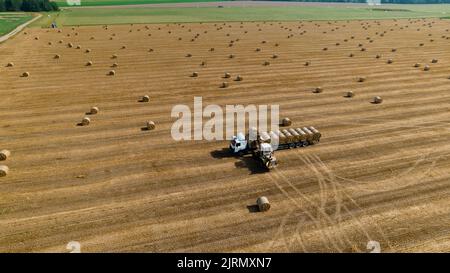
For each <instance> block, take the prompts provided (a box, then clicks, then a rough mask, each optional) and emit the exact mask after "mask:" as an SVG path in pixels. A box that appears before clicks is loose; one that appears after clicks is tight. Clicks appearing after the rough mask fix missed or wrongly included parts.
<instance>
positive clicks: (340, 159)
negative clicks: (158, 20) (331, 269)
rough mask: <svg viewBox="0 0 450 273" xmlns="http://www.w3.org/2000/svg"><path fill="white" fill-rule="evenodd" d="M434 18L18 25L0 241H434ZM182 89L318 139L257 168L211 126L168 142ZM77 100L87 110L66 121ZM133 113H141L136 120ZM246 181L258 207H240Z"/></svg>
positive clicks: (437, 182) (439, 158)
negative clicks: (204, 134) (273, 108)
mask: <svg viewBox="0 0 450 273" xmlns="http://www.w3.org/2000/svg"><path fill="white" fill-rule="evenodd" d="M241 26H242V28H241ZM448 28H449V22H448V21H445V20H439V19H426V20H396V21H394V20H386V21H339V22H334V21H330V22H327V21H322V22H306V21H305V22H289V23H285V22H280V23H277V22H273V23H269V22H268V23H263V22H260V23H258V22H255V23H243V24H242V25H241V23H239V22H236V23H224V24H222V23H216V24H215V23H203V24H198V23H194V24H168V25H166V24H161V25H158V24H155V25H148V27H145V25H133V26H131V25H114V26H111V25H110V26H108V27H107V28H103V27H101V26H90V27H75V28H73V29H72V28H63V29H62V31H61V33H59V32H58V31H57V30H50V31H48V32H47V29H37V28H36V29H29V30H27V31H28V35H18V36H16V37H14V38H13V39H12V40H9V41H7V42H6V43H4V44H1V45H0V60H2V62H3V63H2V64H1V65H0V75H1V76H0V97H1V98H2V103H1V104H0V128H1V132H2V133H1V134H0V148H1V149H8V150H9V151H11V154H12V155H13V156H12V157H11V158H10V159H8V160H7V161H5V162H6V163H7V165H8V168H9V172H8V175H7V176H4V177H0V230H1V232H0V252H12V251H19V252H26V251H33V252H47V251H55V252H67V250H66V245H67V243H69V242H71V241H78V242H80V243H81V247H82V248H81V250H82V251H83V252H100V251H104V252H116V251H117V252H131V251H138V252H174V251H178V252H180V251H181V252H185V251H196V252H207V251H232V252H240V251H250V252H259V251H265V252H267V251H273V252H288V251H289V252H324V251H325V252H367V249H366V246H367V243H368V242H369V241H371V240H375V241H378V242H379V243H380V245H381V250H382V251H383V252H414V251H447V252H448V251H450V235H449V234H450V233H449V226H450V195H449V194H450V179H449V178H450V146H449V144H448V139H449V137H448V135H449V128H450V121H449V120H450V111H449V109H450V106H449V103H448V100H449V99H450V94H449V93H448V90H449V86H450V81H449V80H448V77H449V75H450V58H449V57H450V52H449V50H448V40H447V39H446V38H445V37H449V36H450V33H449V32H447V31H446V29H448ZM259 29H261V31H259ZM391 29H392V31H391ZM417 29H421V31H417ZM130 30H132V31H131V32H130ZM189 30H190V31H189ZM169 31H170V33H169ZM205 31H207V33H205ZM305 31H306V32H305ZM245 32H247V33H245ZM75 33H78V35H75ZM300 33H302V34H300ZM67 34H71V35H70V36H68V35H67ZM112 34H115V36H114V39H113V40H110V37H111V36H112ZM148 34H151V36H149V35H148ZM197 34H199V35H198V36H197V37H196V38H194V37H195V36H196V35H197ZM227 34H229V36H227ZM428 34H432V35H433V37H436V40H435V41H434V42H433V43H429V42H428V40H429V36H428ZM37 36H38V37H39V40H35V39H34V37H37ZM352 36H353V37H354V38H351V37H352ZM442 36H444V38H438V37H442ZM90 37H95V39H90ZM180 37H181V38H182V39H181V40H179V39H178V38H180ZM367 37H370V38H371V39H372V40H373V42H369V41H368V40H367ZM192 39H193V41H192ZM237 39H239V41H237V42H234V43H233V46H232V47H229V46H228V45H229V42H230V40H235V41H236V40H237ZM59 40H63V41H64V42H63V43H58V41H59ZM263 40H264V41H266V43H264V44H262V43H261V41H263ZM49 42H52V45H50V46H49V45H48V43H49ZM68 43H71V44H72V45H80V47H81V48H83V49H84V48H89V49H92V52H91V53H89V54H86V53H85V52H84V50H77V49H75V48H70V47H68V46H67V44H68ZM336 43H339V46H336ZM420 43H424V45H423V46H419V44H420ZM276 44H277V45H278V46H276ZM359 44H362V45H363V47H364V48H365V49H366V50H365V51H360V47H359ZM124 45H125V46H126V50H120V48H121V47H122V46H124ZM394 47H395V48H396V49H397V50H396V51H395V52H393V51H392V48H394ZM149 48H152V49H153V50H151V51H150V50H149ZM211 48H214V49H215V50H214V51H210V49H211ZM255 48H261V50H260V51H258V52H257V51H255ZM323 48H328V50H327V51H323V50H322V49H323ZM55 54H60V55H61V58H60V59H58V60H56V59H54V58H53V57H54V56H55ZM114 54H116V55H117V59H112V58H111V56H113V55H114ZM187 54H192V55H191V57H190V58H186V55H187ZM230 54H235V57H234V58H229V55H230ZM274 54H277V55H278V58H272V56H273V55H274ZM349 54H354V56H353V58H349V57H348V56H349ZM377 54H379V56H380V57H379V58H375V56H376V55H377ZM434 58H435V59H439V62H438V63H430V60H432V59H434ZM269 59H270V65H267V66H263V65H261V64H262V63H264V62H265V61H267V60H269ZM389 59H392V60H395V61H394V62H393V63H392V64H387V60H389ZM89 61H92V62H93V63H95V65H93V66H86V63H87V62H89ZM9 62H12V63H14V66H13V67H7V64H8V63H9ZM114 63H117V64H120V65H117V66H116V67H115V68H114V71H115V72H117V74H115V76H114V77H112V76H109V75H108V73H109V71H111V66H112V65H113V64H114ZM201 63H205V64H206V63H207V66H206V65H203V66H201V65H200V64H201ZM415 63H421V64H428V65H429V66H430V67H431V69H430V70H429V71H427V72H425V71H423V69H417V68H415V67H414V64H415ZM305 64H308V65H305ZM24 71H27V72H29V73H30V74H29V75H30V76H29V77H21V75H22V73H23V72H24ZM193 71H198V77H190V75H191V74H192V72H193ZM224 71H227V72H228V73H230V76H231V78H230V80H229V81H228V82H227V85H228V87H227V88H226V89H222V88H220V86H221V83H222V82H223V81H224V79H223V76H224ZM237 75H240V76H242V77H243V78H245V80H243V81H234V80H233V79H234V78H235V77H237ZM359 75H364V77H367V79H368V80H367V81H363V82H358V81H356V80H355V77H358V76H359ZM318 86H320V87H322V88H323V90H324V92H322V93H313V92H311V90H313V89H314V88H316V87H318ZM348 90H352V92H355V94H357V96H354V97H353V98H352V99H348V98H345V97H343V94H346V92H348ZM143 94H148V96H149V97H150V98H151V100H149V102H148V103H140V102H139V101H138V99H139V98H142V96H143ZM194 96H202V97H203V104H204V106H205V105H208V104H218V105H221V106H224V105H226V104H243V105H248V104H256V105H259V104H279V105H280V112H281V113H280V115H281V117H289V118H290V120H291V121H292V123H293V124H294V125H295V126H298V127H302V126H314V127H315V128H317V129H318V130H320V132H321V133H322V138H321V142H320V144H317V145H313V146H310V147H306V148H299V149H294V150H285V151H277V152H276V156H277V158H278V159H279V161H280V164H279V166H278V167H277V168H276V169H275V170H273V171H271V172H263V171H262V170H261V169H260V168H259V165H258V164H257V163H256V162H255V161H254V160H253V159H251V158H238V157H232V156H229V155H228V153H227V152H226V148H227V147H228V142H227V141H211V142H208V141H184V142H175V141H174V140H172V138H171V134H170V129H171V126H172V124H173V122H174V121H175V119H173V118H171V115H170V114H171V110H172V107H173V106H175V105H178V104H186V105H189V106H191V107H192V105H193V98H194ZM375 96H380V97H381V98H383V103H381V104H373V103H371V101H372V100H373V98H374V97H375ZM93 105H95V106H97V107H98V108H99V109H101V112H99V114H97V115H92V116H90V118H91V119H92V122H91V124H90V125H89V126H77V123H78V122H80V121H81V120H82V119H83V117H84V114H85V113H86V111H87V110H89V109H90V108H91V107H92V106H93ZM150 120H151V121H154V123H155V124H156V125H157V126H156V128H155V129H154V130H151V131H149V130H142V127H143V126H145V121H150ZM447 146H449V147H448V148H449V150H447ZM2 162H3V161H2ZM2 164H3V163H2ZM261 196H266V197H267V198H268V199H269V200H270V210H268V211H266V212H256V211H254V210H253V209H251V208H252V207H254V206H255V200H257V198H258V197H261ZM262 227H263V228H262Z"/></svg>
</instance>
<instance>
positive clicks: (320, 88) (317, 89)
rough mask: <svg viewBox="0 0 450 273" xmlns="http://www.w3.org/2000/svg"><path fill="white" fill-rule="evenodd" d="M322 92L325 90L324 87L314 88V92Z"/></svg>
mask: <svg viewBox="0 0 450 273" xmlns="http://www.w3.org/2000/svg"><path fill="white" fill-rule="evenodd" d="M322 92H323V89H322V87H316V88H314V89H313V93H322Z"/></svg>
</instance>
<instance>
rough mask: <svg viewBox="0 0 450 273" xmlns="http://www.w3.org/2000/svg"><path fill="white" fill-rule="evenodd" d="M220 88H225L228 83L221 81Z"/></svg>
mask: <svg viewBox="0 0 450 273" xmlns="http://www.w3.org/2000/svg"><path fill="white" fill-rule="evenodd" d="M220 87H221V88H227V87H228V83H227V82H222V84H221V85H220Z"/></svg>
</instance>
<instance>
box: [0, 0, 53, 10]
mask: <svg viewBox="0 0 450 273" xmlns="http://www.w3.org/2000/svg"><path fill="white" fill-rule="evenodd" d="M57 10H59V7H58V5H57V4H56V3H55V2H53V1H52V2H50V1H49V0H0V12H2V11H57Z"/></svg>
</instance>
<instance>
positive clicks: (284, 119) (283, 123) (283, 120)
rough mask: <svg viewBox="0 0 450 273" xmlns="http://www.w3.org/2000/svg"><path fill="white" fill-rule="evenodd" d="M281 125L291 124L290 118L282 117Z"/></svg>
mask: <svg viewBox="0 0 450 273" xmlns="http://www.w3.org/2000/svg"><path fill="white" fill-rule="evenodd" d="M281 125H283V126H291V125H292V121H291V119H290V118H283V119H282V120H281Z"/></svg>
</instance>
